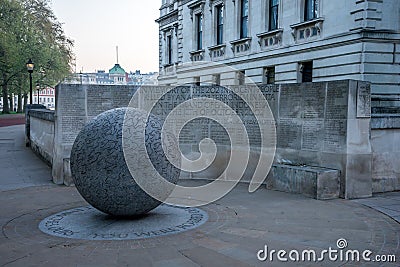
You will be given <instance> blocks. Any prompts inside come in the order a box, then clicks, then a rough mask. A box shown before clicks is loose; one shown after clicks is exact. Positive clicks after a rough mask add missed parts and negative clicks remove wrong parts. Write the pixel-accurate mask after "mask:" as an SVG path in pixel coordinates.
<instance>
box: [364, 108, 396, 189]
mask: <svg viewBox="0 0 400 267" xmlns="http://www.w3.org/2000/svg"><path fill="white" fill-rule="evenodd" d="M371 124H372V125H371V129H372V130H371V145H372V190H373V192H374V193H382V192H391V191H398V190H400V114H375V115H373V117H372V120H371Z"/></svg>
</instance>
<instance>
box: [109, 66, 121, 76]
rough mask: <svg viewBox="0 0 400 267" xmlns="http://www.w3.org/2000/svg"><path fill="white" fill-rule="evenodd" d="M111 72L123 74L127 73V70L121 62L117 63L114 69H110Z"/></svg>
mask: <svg viewBox="0 0 400 267" xmlns="http://www.w3.org/2000/svg"><path fill="white" fill-rule="evenodd" d="M109 73H110V74H121V75H125V70H124V69H123V68H122V67H121V65H119V64H115V65H114V67H113V68H112V69H110V71H109Z"/></svg>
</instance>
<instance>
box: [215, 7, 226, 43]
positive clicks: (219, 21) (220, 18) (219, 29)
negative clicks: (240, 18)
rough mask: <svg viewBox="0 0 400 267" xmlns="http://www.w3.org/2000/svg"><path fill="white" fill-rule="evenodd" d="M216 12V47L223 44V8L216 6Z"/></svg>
mask: <svg viewBox="0 0 400 267" xmlns="http://www.w3.org/2000/svg"><path fill="white" fill-rule="evenodd" d="M215 9H216V11H217V20H216V21H217V45H220V44H222V43H223V42H224V6H223V5H219V6H216V8H215Z"/></svg>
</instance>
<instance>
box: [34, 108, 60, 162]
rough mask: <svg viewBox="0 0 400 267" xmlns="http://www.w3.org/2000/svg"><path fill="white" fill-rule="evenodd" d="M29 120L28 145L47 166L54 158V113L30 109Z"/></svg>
mask: <svg viewBox="0 0 400 267" xmlns="http://www.w3.org/2000/svg"><path fill="white" fill-rule="evenodd" d="M27 117H28V119H29V144H30V146H31V148H32V150H33V151H34V152H35V153H36V154H37V155H38V156H39V157H40V158H42V159H43V160H44V161H45V162H46V163H47V164H48V165H49V166H52V164H53V156H54V153H53V151H54V134H55V131H54V126H55V125H54V122H55V118H54V111H51V110H45V109H41V110H39V109H32V110H29V111H28V112H27Z"/></svg>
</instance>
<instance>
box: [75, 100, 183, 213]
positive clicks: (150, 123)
mask: <svg viewBox="0 0 400 267" xmlns="http://www.w3.org/2000/svg"><path fill="white" fill-rule="evenodd" d="M126 111H127V108H118V109H113V110H110V111H107V112H104V113H102V114H100V115H98V116H97V117H95V118H94V119H93V120H91V121H90V122H89V123H88V124H87V125H86V126H85V127H84V128H83V129H82V131H81V132H80V133H79V134H78V136H77V138H76V140H75V142H74V145H73V147H72V151H71V158H70V162H71V172H72V178H73V180H74V183H75V186H76V188H77V190H78V191H79V193H80V194H81V195H82V197H83V198H84V199H85V200H86V201H87V202H88V203H89V204H91V205H92V206H93V207H95V208H96V209H98V210H100V211H102V212H104V213H107V214H110V215H114V216H137V215H142V214H145V213H147V212H149V211H151V210H152V209H154V208H156V207H157V206H159V205H160V204H161V202H160V201H159V200H156V199H154V198H153V197H151V196H150V195H148V194H147V193H146V192H145V191H144V190H142V189H141V188H140V187H139V185H138V184H137V183H136V182H135V180H134V178H133V177H132V175H131V173H130V171H129V169H128V166H127V164H126V162H125V158H124V152H123V147H122V144H123V142H122V133H123V125H124V117H125V113H126ZM129 114H130V116H129V120H125V127H127V125H126V124H127V123H128V124H129V125H128V127H130V130H131V131H140V130H141V131H143V128H142V129H137V125H138V120H143V118H145V119H147V123H146V124H145V125H146V132H145V135H146V136H145V139H142V140H139V139H137V140H136V139H135V140H130V142H143V140H146V149H147V153H148V156H149V158H150V159H151V160H152V161H153V160H154V159H156V161H157V162H152V163H153V166H154V167H155V168H156V169H157V171H158V172H159V173H160V174H161V175H162V177H164V179H166V180H168V181H169V182H171V183H174V184H176V183H177V181H178V179H179V175H180V170H179V169H178V168H176V167H175V166H174V165H172V164H171V163H170V162H169V161H168V159H167V157H166V156H165V154H164V152H163V148H162V143H161V142H162V140H161V130H162V124H161V122H160V120H159V119H158V118H157V117H155V116H152V115H151V116H150V117H148V118H147V117H145V114H144V112H143V111H140V110H138V109H132V110H129ZM131 114H133V116H131ZM135 127H136V128H135ZM131 147H132V146H131ZM133 147H134V144H133ZM169 149H170V150H174V151H175V152H176V153H179V149H178V146H177V145H176V147H175V146H174V147H170V148H169ZM143 175H145V174H143ZM169 193H171V192H169Z"/></svg>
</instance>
